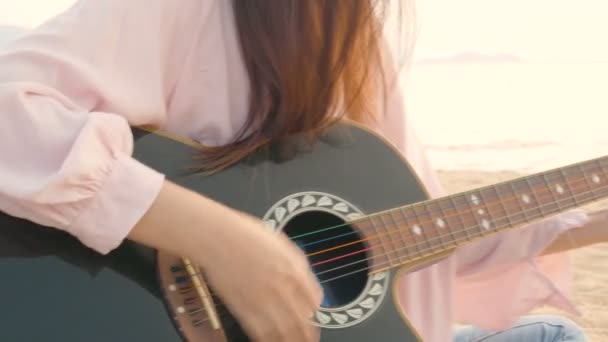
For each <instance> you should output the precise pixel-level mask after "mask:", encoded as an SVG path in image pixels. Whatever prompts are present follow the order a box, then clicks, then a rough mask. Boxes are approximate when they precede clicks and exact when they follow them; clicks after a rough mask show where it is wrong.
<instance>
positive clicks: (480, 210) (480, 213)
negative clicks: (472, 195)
mask: <svg viewBox="0 0 608 342" xmlns="http://www.w3.org/2000/svg"><path fill="white" fill-rule="evenodd" d="M477 213H478V214H479V215H483V214H485V213H486V212H485V211H484V210H483V209H479V210H477Z"/></svg>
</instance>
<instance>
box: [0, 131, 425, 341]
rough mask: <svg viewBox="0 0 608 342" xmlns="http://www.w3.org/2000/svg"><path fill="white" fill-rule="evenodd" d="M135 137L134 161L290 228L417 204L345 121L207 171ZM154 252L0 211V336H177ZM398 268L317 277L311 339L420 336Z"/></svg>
mask: <svg viewBox="0 0 608 342" xmlns="http://www.w3.org/2000/svg"><path fill="white" fill-rule="evenodd" d="M134 132H135V133H136V147H135V154H134V156H135V157H136V158H137V159H138V160H140V161H142V162H143V163H145V164H147V165H149V166H151V167H153V168H155V169H157V170H159V171H161V172H163V173H165V174H166V175H167V177H168V178H169V179H171V180H173V181H175V182H177V183H179V184H181V185H183V186H185V187H188V188H190V189H193V190H195V191H198V192H200V193H203V194H205V195H206V196H209V197H211V198H214V199H216V200H218V201H220V202H222V203H225V204H226V205H228V206H231V207H234V208H237V209H239V210H241V211H244V212H247V213H250V214H252V215H255V216H258V217H260V218H264V220H265V221H267V222H269V223H270V224H271V225H272V224H276V227H277V229H279V228H282V229H285V230H286V231H288V233H290V235H294V234H296V235H297V234H302V232H306V231H307V230H311V229H320V228H323V227H324V226H327V225H331V224H335V223H336V222H344V219H347V218H348V217H351V216H349V215H353V214H357V213H356V211H357V210H358V211H360V213H363V214H368V213H374V212H379V211H382V210H386V209H390V208H395V207H398V206H403V205H406V204H409V203H414V202H419V201H422V200H424V199H426V193H425V191H424V189H423V187H422V186H421V184H420V183H419V181H418V179H417V177H416V176H415V174H414V173H413V172H412V170H411V169H410V168H409V166H408V165H407V163H406V162H405V161H404V160H403V159H402V158H401V157H400V155H399V154H398V153H397V151H396V150H395V149H394V148H393V147H391V146H390V145H388V144H387V143H386V142H385V141H383V140H382V139H380V138H379V137H378V136H376V135H375V134H373V133H371V132H369V131H367V130H364V129H362V128H360V127H358V126H353V125H351V124H346V123H344V124H340V125H338V126H336V127H334V128H333V129H332V130H331V131H330V132H328V133H327V134H326V135H325V136H324V137H323V139H321V140H320V141H317V142H316V143H315V144H314V145H313V146H310V147H306V146H307V145H306V144H303V143H301V144H300V142H301V141H299V140H294V145H293V146H292V147H294V148H289V149H278V148H267V149H264V150H261V151H260V152H259V153H256V154H254V155H252V156H251V157H250V158H249V159H247V160H246V161H243V162H241V163H239V164H237V165H235V166H233V167H231V168H229V169H227V170H225V171H222V172H220V173H218V174H215V175H212V176H208V177H204V176H201V175H198V174H191V173H188V172H187V168H188V167H189V166H192V165H194V161H193V159H192V156H193V154H194V153H196V149H195V146H193V145H190V144H187V143H185V142H183V141H181V142H180V141H177V140H175V139H171V138H168V137H166V136H164V135H160V134H155V133H150V132H147V131H142V130H135V131H134ZM125 186H128V184H127V185H125ZM125 210H128V208H125ZM296 214H297V215H296ZM290 215H291V216H290ZM290 217H291V218H290ZM353 217H354V216H353ZM281 220H284V221H286V222H287V221H288V223H284V222H283V223H282V222H280V221H281ZM290 220H291V221H290ZM289 222H290V223H289ZM226 229H229V227H226ZM345 229H347V228H345ZM209 238H210V239H213V236H210V237H209ZM304 240H306V239H304ZM300 242H302V243H304V244H306V241H300ZM226 247H227V248H229V247H230V246H226ZM235 257H238V251H235ZM156 258H157V253H156V251H154V250H151V249H149V248H146V247H143V246H140V245H137V244H135V243H131V242H125V243H124V244H123V245H121V246H120V247H119V248H118V249H116V250H114V251H113V252H112V253H110V254H109V255H107V256H102V255H99V254H97V253H95V252H93V251H92V250H90V249H87V248H85V247H83V246H82V245H81V244H80V243H79V242H78V241H76V240H75V239H74V238H72V237H70V236H68V235H67V234H65V233H63V232H60V231H58V230H56V229H52V228H46V227H40V226H37V225H35V224H32V223H30V222H28V221H25V220H21V219H17V218H13V217H10V216H8V215H4V214H1V215H0V274H1V277H2V278H1V281H0V307H1V308H2V311H1V314H0V341H3V342H38V341H40V342H85V341H86V342H97V341H99V342H102V341H103V342H121V341H125V342H127V341H129V342H133V341H146V342H154V341H159V342H178V341H183V340H185V336H184V334H183V333H182V332H181V327H180V325H179V324H178V323H176V320H175V319H174V317H176V315H179V313H176V311H175V308H172V307H170V306H169V305H167V302H166V301H165V296H164V294H165V291H166V289H163V287H162V286H161V285H160V282H159V277H158V272H159V270H158V267H157V259H156ZM363 261H365V260H363ZM252 267H255V265H252ZM345 269H348V268H345ZM350 270H351V271H353V272H354V271H357V270H361V267H355V268H352V267H351V268H350ZM396 273H397V270H395V269H394V268H391V269H389V270H387V271H386V272H384V273H380V274H377V275H375V276H368V275H367V272H358V273H357V274H358V275H353V278H349V277H345V278H342V279H340V280H337V281H333V282H329V283H327V284H328V285H327V286H328V287H327V289H326V290H327V293H328V303H326V305H327V307H326V309H327V310H326V311H324V313H323V314H321V315H319V316H318V317H317V320H318V323H319V324H320V325H321V326H322V339H321V341H322V342H330V341H335V342H363V341H374V340H381V341H383V342H397V341H399V342H413V341H418V340H419V338H418V336H417V335H416V333H415V331H414V330H413V329H412V328H411V327H410V326H409V325H408V323H407V321H406V319H405V317H404V316H403V315H402V314H401V313H400V311H399V309H398V304H397V299H396V298H395V296H394V295H395V291H394V278H395V276H396ZM353 274H355V273H353ZM371 278H374V279H371ZM178 283H179V279H177V278H176V284H178ZM220 312H223V313H222V314H221V315H220V316H221V318H222V323H223V327H224V329H225V332H226V335H227V336H228V340H229V341H246V340H247V338H246V337H245V336H244V335H243V334H242V332H241V330H240V329H239V327H238V324H237V322H235V321H234V319H233V318H232V317H231V316H230V315H229V313H227V312H225V309H224V310H223V311H222V310H220ZM192 321H195V317H193V318H192ZM193 342H196V341H193ZM202 342H204V341H202Z"/></svg>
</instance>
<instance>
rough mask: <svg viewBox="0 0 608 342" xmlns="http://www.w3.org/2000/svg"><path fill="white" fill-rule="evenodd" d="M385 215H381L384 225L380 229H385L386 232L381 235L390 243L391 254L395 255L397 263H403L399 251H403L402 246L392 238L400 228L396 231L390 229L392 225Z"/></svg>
mask: <svg viewBox="0 0 608 342" xmlns="http://www.w3.org/2000/svg"><path fill="white" fill-rule="evenodd" d="M384 215H385V214H384V213H383V214H380V215H379V216H380V221H382V225H381V227H380V228H384V231H385V232H384V233H380V234H382V235H383V236H385V237H386V239H387V240H388V241H389V242H388V246H389V253H392V254H394V256H395V259H396V260H397V263H401V260H400V255H401V254H400V253H399V250H400V249H401V246H400V244H399V241H398V240H395V239H393V237H392V235H393V234H394V233H395V232H398V230H399V228H398V227H396V228H397V229H396V230H395V229H390V224H389V223H387V222H386V220H385V218H384Z"/></svg>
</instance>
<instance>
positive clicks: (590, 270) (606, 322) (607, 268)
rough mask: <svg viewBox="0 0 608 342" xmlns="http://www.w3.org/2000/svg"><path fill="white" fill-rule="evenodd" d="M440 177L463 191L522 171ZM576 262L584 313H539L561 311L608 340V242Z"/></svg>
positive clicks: (598, 341) (596, 339)
mask: <svg viewBox="0 0 608 342" xmlns="http://www.w3.org/2000/svg"><path fill="white" fill-rule="evenodd" d="M439 175H440V178H441V181H442V183H443V184H444V186H445V187H446V189H447V190H448V191H450V192H460V191H465V190H469V189H473V188H477V187H480V186H485V185H490V184H494V183H498V182H500V181H504V180H509V179H513V178H516V177H519V176H522V174H519V173H516V172H511V171H503V172H483V171H441V172H440V173H439ZM601 207H603V208H606V207H608V202H607V201H602V202H598V203H596V204H593V205H590V206H589V207H586V208H585V209H586V210H597V209H599V208H601ZM571 257H572V262H573V265H574V267H573V268H574V301H575V303H576V305H577V306H578V308H579V310H580V311H581V316H571V315H567V314H565V313H564V312H561V311H558V310H556V309H553V308H540V309H538V310H537V311H536V312H539V313H559V314H562V315H566V316H568V317H569V318H571V319H572V320H574V321H575V322H577V323H579V324H580V325H581V326H582V327H583V328H584V329H585V332H586V333H587V334H588V337H589V339H590V341H593V342H604V341H608V309H606V307H607V306H608V244H600V245H594V246H590V247H585V248H581V249H578V250H575V251H573V252H571Z"/></svg>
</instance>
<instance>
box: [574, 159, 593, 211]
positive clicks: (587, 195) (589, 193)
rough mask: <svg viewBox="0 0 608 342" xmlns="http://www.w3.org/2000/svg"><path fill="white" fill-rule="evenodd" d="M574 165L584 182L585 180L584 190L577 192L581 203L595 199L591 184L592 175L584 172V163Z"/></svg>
mask: <svg viewBox="0 0 608 342" xmlns="http://www.w3.org/2000/svg"><path fill="white" fill-rule="evenodd" d="M574 167H575V168H577V171H578V172H579V173H580V174H581V175H582V177H581V178H582V179H584V182H585V191H581V192H579V195H578V196H579V197H580V198H581V201H582V202H583V203H587V202H589V201H591V200H593V199H595V189H594V186H593V184H592V181H593V177H592V176H591V175H588V174H587V173H586V172H585V169H584V165H581V164H578V165H575V166H574ZM590 180H591V182H590Z"/></svg>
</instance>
